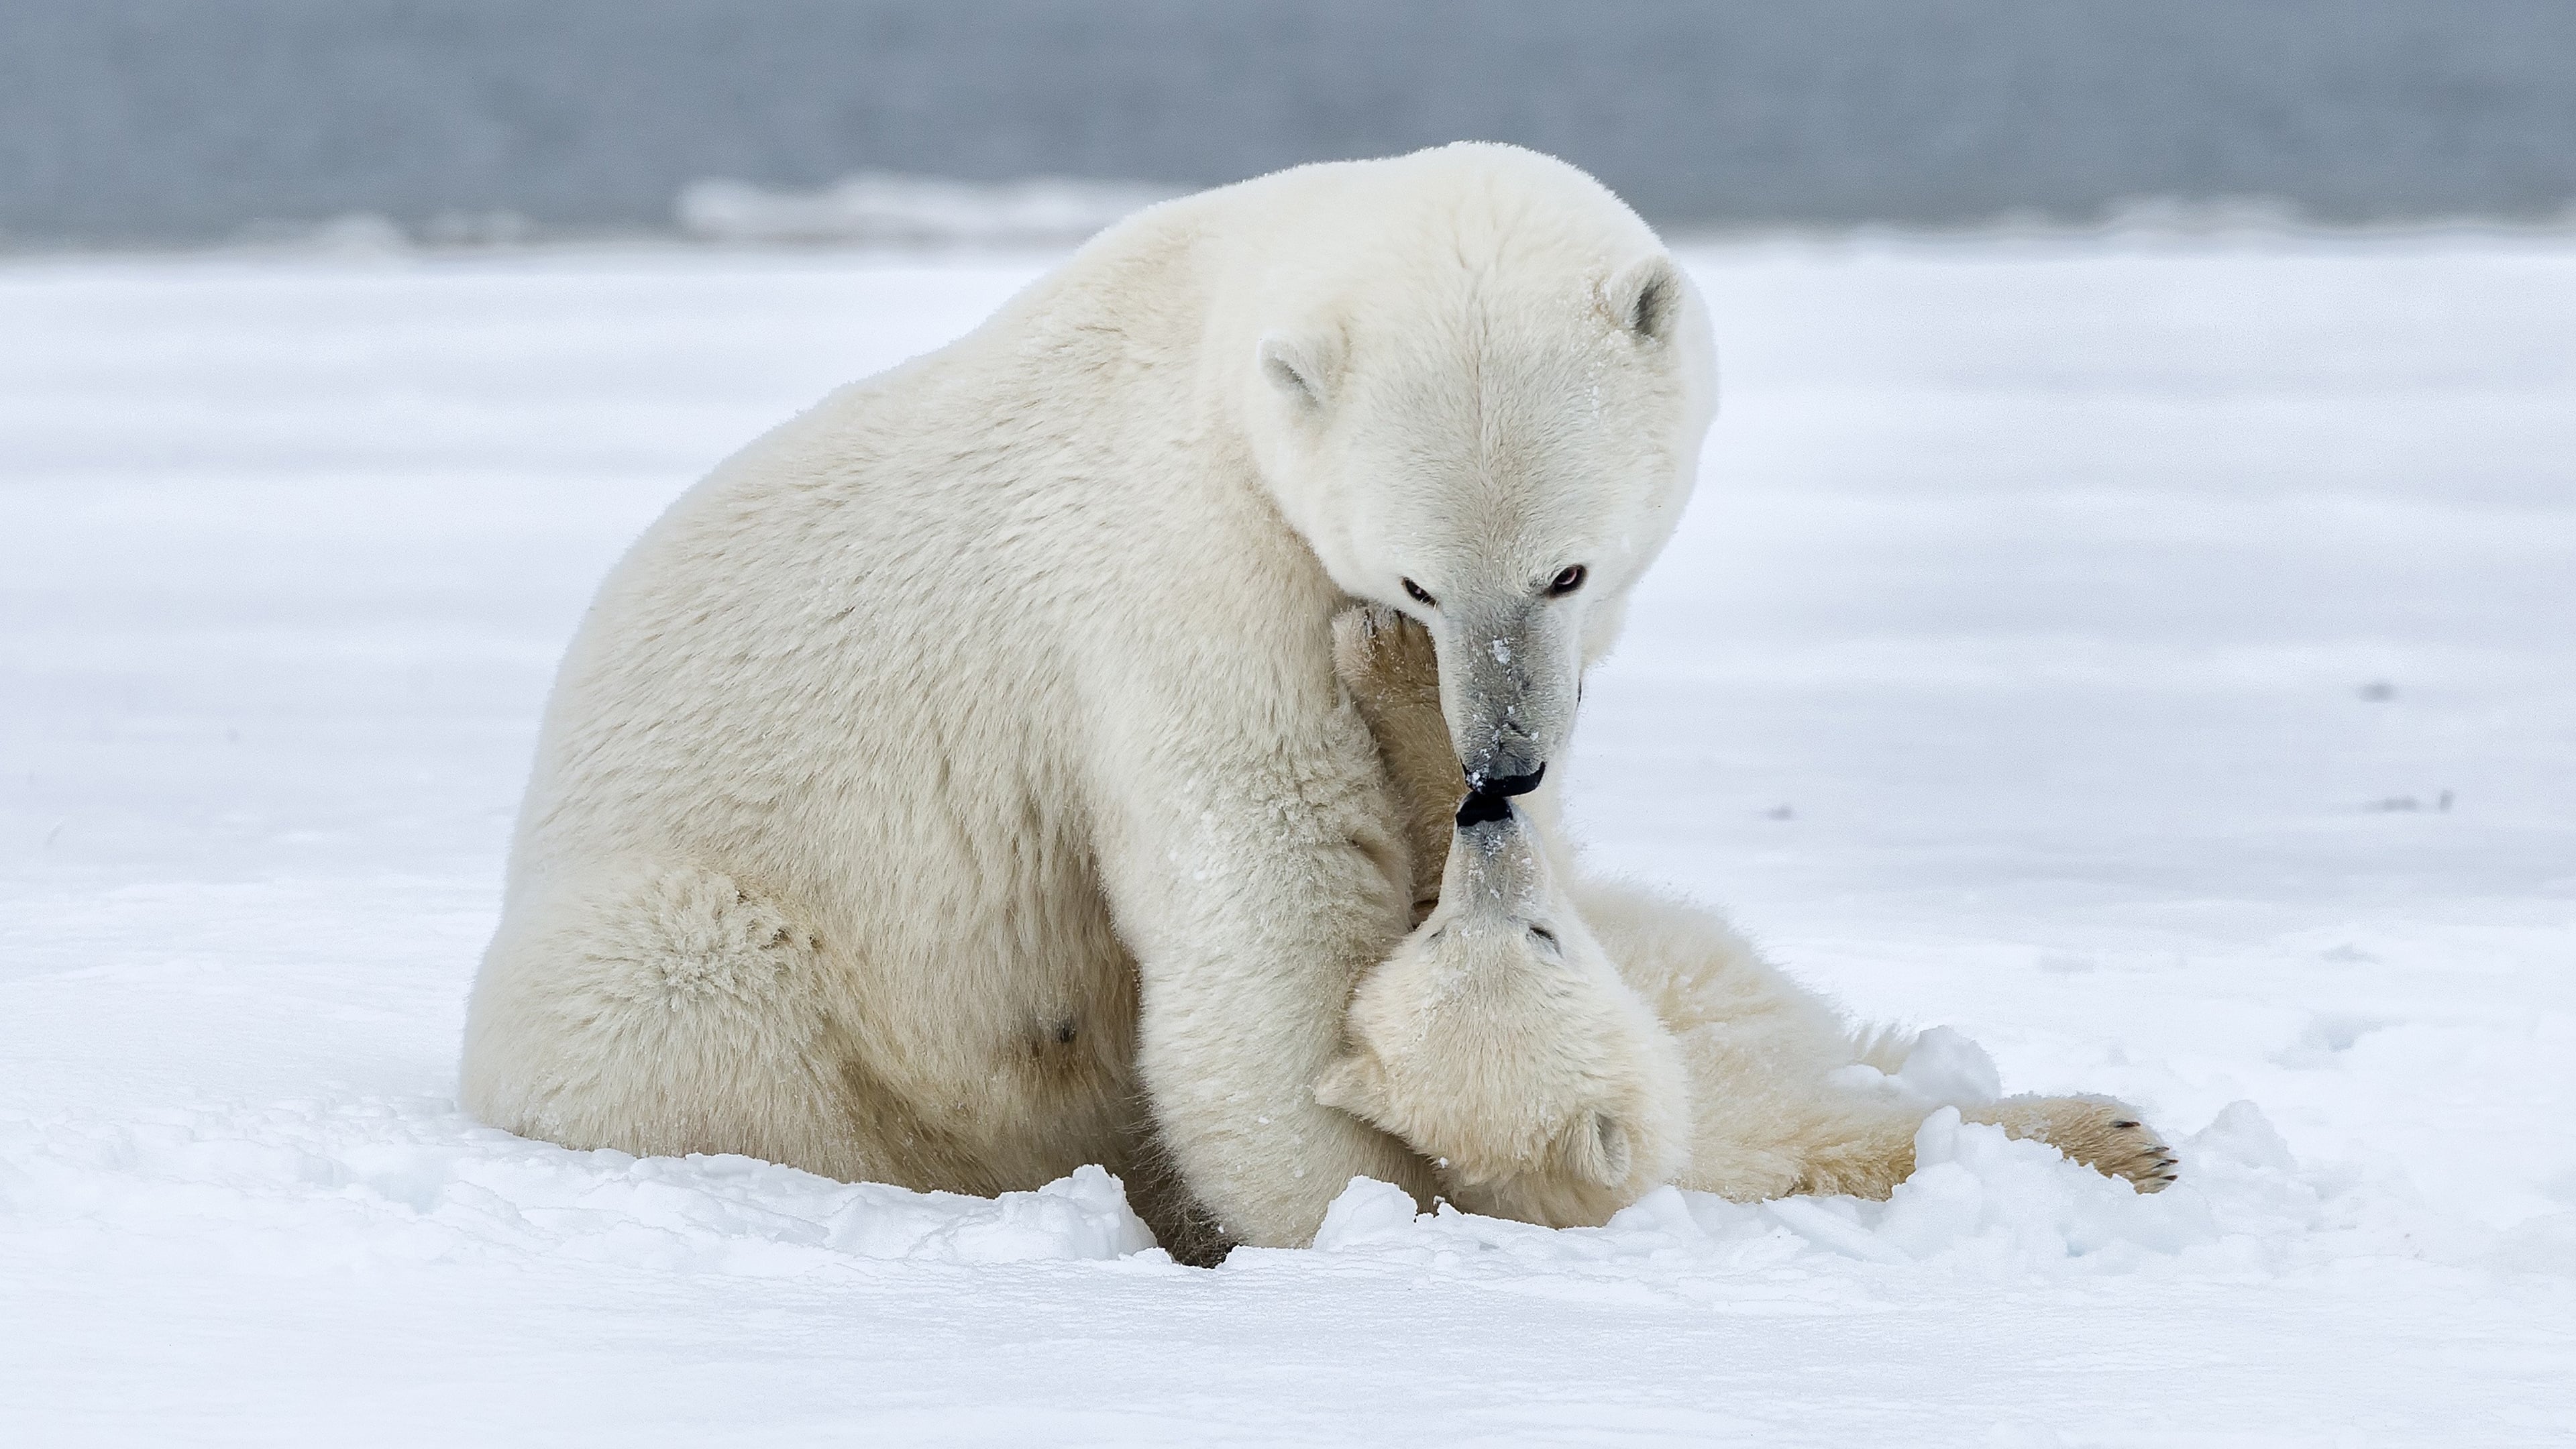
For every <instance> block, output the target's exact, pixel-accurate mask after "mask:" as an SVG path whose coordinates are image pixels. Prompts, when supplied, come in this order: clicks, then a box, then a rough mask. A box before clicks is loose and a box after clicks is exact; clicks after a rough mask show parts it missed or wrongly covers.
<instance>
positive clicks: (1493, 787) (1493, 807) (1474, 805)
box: [1458, 765, 1547, 830]
mask: <svg viewBox="0 0 2576 1449" xmlns="http://www.w3.org/2000/svg"><path fill="white" fill-rule="evenodd" d="M1546 773H1547V766H1545V765H1541V766H1539V767H1538V768H1537V769H1535V770H1532V771H1530V772H1529V773H1528V774H1526V775H1505V776H1503V777H1502V778H1501V779H1499V780H1489V781H1487V782H1486V783H1485V785H1484V787H1483V788H1481V789H1474V790H1469V791H1468V792H1467V798H1466V799H1464V800H1462V801H1460V802H1459V803H1458V828H1459V829H1461V830H1465V829H1467V828H1468V827H1469V826H1473V825H1491V824H1493V823H1494V822H1495V821H1497V820H1509V819H1511V818H1512V797H1513V796H1514V795H1526V794H1528V793H1529V792H1531V791H1532V790H1535V789H1537V788H1538V782H1539V778H1540V777H1541V776H1543V775H1545V774H1546Z"/></svg>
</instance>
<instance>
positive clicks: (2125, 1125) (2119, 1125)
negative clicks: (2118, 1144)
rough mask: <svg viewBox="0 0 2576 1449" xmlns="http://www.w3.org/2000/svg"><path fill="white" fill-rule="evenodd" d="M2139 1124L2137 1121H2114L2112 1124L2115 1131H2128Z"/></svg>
mask: <svg viewBox="0 0 2576 1449" xmlns="http://www.w3.org/2000/svg"><path fill="white" fill-rule="evenodd" d="M2137 1125H2138V1124H2137V1123H2135V1122H2114V1123H2112V1124H2111V1127H2112V1130H2114V1131H2118V1132H2126V1131H2128V1130H2129V1129H2130V1128H2132V1127H2135V1126H2137Z"/></svg>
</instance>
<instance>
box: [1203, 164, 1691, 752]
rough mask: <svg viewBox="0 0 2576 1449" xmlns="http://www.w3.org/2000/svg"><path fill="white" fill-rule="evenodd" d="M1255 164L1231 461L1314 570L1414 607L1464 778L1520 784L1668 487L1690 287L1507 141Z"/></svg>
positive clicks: (1654, 250)
mask: <svg viewBox="0 0 2576 1449" xmlns="http://www.w3.org/2000/svg"><path fill="white" fill-rule="evenodd" d="M1272 184H1276V185H1277V187H1278V193H1277V202H1278V211H1277V213H1276V214H1274V215H1272V217H1271V219H1272V220H1273V221H1274V222H1275V223H1276V225H1275V227H1274V229H1273V230H1271V231H1270V232H1269V233H1267V234H1266V235H1264V236H1263V237H1260V238H1257V239H1254V238H1246V239H1244V241H1245V242H1247V243H1248V244H1249V245H1248V246H1247V250H1249V251H1251V252H1253V253H1254V255H1255V256H1256V257H1257V259H1258V260H1257V262H1256V263H1255V265H1254V266H1253V267H1252V268H1251V269H1250V270H1252V271H1253V272H1254V274H1255V275H1254V276H1251V277H1243V278H1241V279H1240V280H1241V281H1242V282H1244V283H1247V284H1249V285H1248V288H1247V290H1240V291H1236V292H1235V295H1236V297H1238V298H1240V299H1242V302H1241V304H1242V305H1244V306H1245V307H1246V308H1247V310H1246V311H1245V312H1244V313H1242V314H1240V319H1241V321H1242V323H1244V324H1247V325H1244V326H1243V327H1242V329H1241V330H1240V331H1236V330H1235V329H1233V328H1226V329H1223V330H1224V331H1228V332H1233V333H1234V335H1235V337H1236V338H1240V339H1243V342H1242V343H1240V344H1238V345H1241V346H1242V350H1241V351H1240V352H1238V353H1236V354H1234V355H1235V356H1236V357H1239V358H1240V362H1239V363H1229V364H1226V365H1228V366H1240V368H1241V369H1242V372H1241V373H1240V374H1239V376H1240V378H1241V386H1240V387H1239V388H1237V389H1229V391H1233V392H1235V393H1236V395H1237V396H1238V397H1240V398H1241V399H1242V400H1243V403H1244V406H1243V408H1242V410H1241V417H1242V421H1243V425H1244V428H1245V433H1246V435H1247V437H1248V438H1249V439H1250V441H1251V444H1252V447H1253V452H1254V457H1255V459H1256V462H1257V466H1258V467H1259V468H1260V470H1261V474H1262V476H1263V479H1264V481H1265V482H1266V484H1267V485H1268V488H1269V491H1270V493H1271V495H1272V496H1273V497H1274V498H1275V499H1276V500H1277V501H1278V503H1279V506H1280V508H1281V510H1282V512H1283V513H1284V514H1285V515H1286V517H1287V518H1288V520H1289V522H1290V524H1291V526H1292V527H1294V528H1295V529H1296V530H1297V531H1298V532H1299V533H1300V534H1302V535H1303V536H1304V537H1305V539H1306V541H1307V543H1308V544H1309V545H1310V546H1311V547H1312V548H1313V549H1314V551H1315V554H1316V556H1317V557H1318V558H1319V559H1320V560H1321V561H1322V562H1323V565H1324V568H1325V570H1326V571H1327V572H1328V573H1329V574H1330V575H1331V576H1332V578H1333V580H1334V582H1335V583H1337V584H1338V585H1340V586H1341V588H1342V589H1343V590H1345V591H1346V592H1348V593H1350V594H1351V595H1353V596H1355V597H1357V598H1362V599H1367V600H1372V601H1374V602H1377V603H1380V604H1385V605H1387V606H1389V607H1391V608H1395V609H1398V610H1401V611H1403V612H1404V613H1407V614H1411V615H1413V616H1414V617H1415V618H1417V619H1419V620H1421V621H1422V622H1423V623H1424V624H1425V625H1426V626H1428V627H1429V628H1430V630H1431V632H1432V635H1433V637H1434V638H1435V639H1436V640H1437V641H1438V645H1439V655H1440V702H1441V707H1442V709H1443V710H1444V712H1445V713H1446V714H1447V716H1448V721H1449V729H1450V735H1451V739H1452V742H1453V743H1454V744H1455V745H1456V747H1457V750H1458V760H1459V763H1460V765H1461V766H1462V767H1463V768H1464V770H1465V772H1466V775H1467V779H1468V782H1469V785H1470V787H1471V788H1472V789H1474V790H1475V791H1477V792H1479V793H1482V794H1489V795H1509V794H1517V793H1520V792H1522V791H1525V790H1529V789H1533V788H1535V787H1536V786H1537V784H1538V782H1539V777H1540V776H1541V775H1542V774H1543V773H1544V772H1545V770H1546V768H1547V765H1548V762H1549V761H1550V759H1551V758H1552V757H1554V756H1555V755H1556V754H1557V752H1558V751H1559V750H1560V749H1561V747H1562V746H1563V744H1564V742H1565V740H1566V737H1567V735H1568V733H1569V732H1570V731H1571V729H1572V727H1573V723H1574V708H1575V702H1576V698H1577V696H1578V695H1579V693H1580V689H1581V679H1582V671H1583V668H1584V666H1585V665H1586V664H1587V663H1589V662H1590V661H1591V660H1593V659H1595V658H1597V657H1599V656H1600V654H1601V653H1602V652H1603V651H1605V650H1606V649H1607V648H1608V647H1609V645H1610V642H1611V640H1612V638H1613V637H1614V636H1615V635H1616V633H1617V632H1618V627H1619V621H1620V616H1621V614H1622V612H1623V610H1624V608H1625V605H1626V602H1627V598H1628V594H1629V591H1630V590H1631V588H1633V587H1634V585H1635V584H1636V581H1637V578H1638V576H1639V575H1640V574H1642V573H1643V572H1644V571H1645V568H1646V566H1647V565H1648V564H1649V563H1651V562H1652V561H1653V560H1654V558H1655V555H1656V554H1657V553H1658V552H1660V551H1661V549H1662V548H1663V545H1664V542H1665V540H1666V539H1668V538H1669V537H1670V536H1671V534H1672V530H1673V527H1674V524H1675V523H1676V522H1677V521H1678V520H1679V517H1680V514H1681V510H1682V506H1683V504H1684V503H1685V502H1686V501H1687V500H1688V498H1689V496H1690V489H1691V485H1692V482H1693V479H1694V476H1695V474H1696V473H1697V471H1698V458H1699V447H1700V441H1701V438H1702V437H1703V435H1704V434H1705V433H1706V432H1707V429H1708V424H1709V420H1710V418H1711V417H1712V415H1713V413H1714V410H1715V373H1716V368H1715V363H1714V360H1713V358H1712V355H1711V347H1710V343H1709V333H1708V322H1707V318H1706V314H1705V311H1704V309H1703V308H1702V306H1701V303H1700V301H1699V298H1698V294H1697V293H1696V292H1695V291H1694V289H1693V288H1692V287H1691V284H1690V282H1689V280H1688V279H1687V278H1686V277H1684V276H1683V274H1682V272H1681V270H1680V269H1679V268H1678V267H1676V266H1675V265H1674V264H1673V262H1672V259H1671V258H1670V257H1669V256H1667V255H1666V254H1665V252H1664V249H1663V246H1662V244H1661V243H1660V242H1658V241H1657V240H1656V238H1655V235H1654V233H1653V232H1652V231H1651V230H1650V229H1649V228H1648V227H1647V226H1646V225H1645V223H1644V222H1642V221H1640V220H1638V218H1637V216H1636V214H1635V213H1634V212H1631V211H1630V210H1629V209H1628V208H1627V207H1626V206H1625V205H1623V204H1622V203H1621V202H1620V201H1619V200H1618V198H1616V197H1614V196H1612V195H1611V194H1610V193H1609V192H1608V191H1607V190H1605V189H1603V187H1602V186H1601V185H1600V184H1599V183H1598V182H1595V181H1594V180H1592V179H1591V178H1590V177H1588V176H1585V175H1584V174H1583V173H1581V172H1579V171H1576V170H1575V169H1574V168H1572V167H1570V166H1567V165H1565V164H1564V163H1562V162H1558V161H1554V160H1551V159H1549V158H1547V157H1543V156H1538V155H1535V154H1533V153H1531V152H1527V151H1521V150H1516V149H1513V148H1509V147H1501V146H1452V147H1446V148H1443V149H1441V150H1437V151H1426V152H1421V153H1417V154H1415V155H1412V156H1405V157H1399V158H1396V159H1394V160H1391V161H1378V162H1365V163H1359V164H1356V165H1348V166H1328V167H1314V168H1309V169H1307V170H1305V171H1303V172H1291V173H1286V174H1285V175H1283V176H1280V177H1276V178H1270V179H1269V180H1268V181H1267V182H1255V183H1252V184H1251V187H1248V188H1246V189H1247V190H1250V189H1251V188H1253V187H1264V186H1266V185H1272ZM1260 210H1261V208H1255V211H1256V212H1258V211H1260ZM1247 292H1248V295H1247Z"/></svg>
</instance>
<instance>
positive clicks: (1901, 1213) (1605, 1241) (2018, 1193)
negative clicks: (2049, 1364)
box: [1238, 1102, 2322, 1282]
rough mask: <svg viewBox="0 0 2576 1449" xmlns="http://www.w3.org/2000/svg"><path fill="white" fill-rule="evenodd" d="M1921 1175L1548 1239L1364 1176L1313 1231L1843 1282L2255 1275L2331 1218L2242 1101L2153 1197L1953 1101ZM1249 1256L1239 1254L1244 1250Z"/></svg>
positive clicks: (1662, 1200) (1583, 1266)
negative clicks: (2186, 1266) (1949, 1275)
mask: <svg viewBox="0 0 2576 1449" xmlns="http://www.w3.org/2000/svg"><path fill="white" fill-rule="evenodd" d="M1914 1150H1915V1170H1914V1173H1913V1175H1912V1176H1911V1177H1909V1178H1907V1179H1906V1180H1905V1181H1904V1182H1903V1183H1901V1184H1899V1185H1898V1187H1897V1189H1896V1192H1895V1194H1894V1195H1893V1196H1892V1197H1891V1198H1889V1199H1888V1200H1887V1201H1885V1202H1872V1201H1866V1200H1863V1199H1859V1198H1850V1197H1803V1198H1785V1199H1780V1200H1777V1201H1773V1202H1765V1203H1734V1202H1729V1201H1727V1200H1726V1199H1724V1198H1720V1197H1717V1196H1714V1195H1712V1194H1708V1193H1696V1192H1684V1191H1681V1190H1680V1189H1678V1188H1670V1187H1666V1188H1659V1189H1657V1190H1656V1191H1654V1192H1652V1193H1649V1194H1647V1195H1646V1196H1645V1197H1644V1198H1643V1199H1641V1200H1639V1201H1638V1202H1637V1203H1636V1204H1634V1205H1633V1206H1631V1207H1629V1208H1628V1209H1627V1210H1626V1211H1624V1212H1622V1213H1620V1214H1619V1215H1618V1216H1617V1217H1615V1218H1612V1219H1611V1220H1610V1222H1609V1223H1608V1224H1607V1225H1606V1226H1604V1227H1600V1228H1576V1229H1568V1230H1565V1231H1561V1232H1560V1231H1550V1230H1548V1229H1545V1228H1534V1227H1530V1226H1528V1225H1526V1224H1522V1223H1513V1222H1504V1221H1499V1220H1496V1219H1492V1218H1482V1217H1476V1216H1473V1215H1471V1214H1467V1213H1461V1212H1459V1211H1457V1210H1456V1209H1455V1208H1452V1207H1448V1206H1446V1205H1443V1206H1442V1207H1441V1208H1440V1209H1439V1210H1438V1211H1437V1212H1434V1213H1424V1214H1416V1213H1415V1212H1414V1211H1413V1205H1412V1202H1411V1200H1410V1199H1408V1198H1407V1197H1406V1196H1405V1195H1404V1193H1403V1191H1402V1190H1401V1189H1398V1188H1395V1187H1391V1186H1389V1185H1387V1184H1385V1183H1381V1182H1373V1181H1370V1180H1368V1179H1365V1178H1362V1179H1355V1180H1353V1182H1352V1183H1351V1185H1350V1187H1349V1188H1348V1189H1347V1190H1345V1191H1344V1192H1343V1194H1342V1196H1341V1197H1340V1199H1339V1200H1337V1201H1336V1202H1334V1204H1333V1206H1332V1208H1331V1210H1330V1212H1328V1213H1327V1214H1326V1216H1325V1219H1324V1226H1323V1230H1322V1231H1321V1232H1320V1233H1318V1234H1317V1235H1316V1239H1315V1248H1316V1250H1317V1251H1318V1252H1320V1253H1325V1254H1330V1255H1336V1256H1340V1257H1345V1258H1353V1259H1367V1260H1375V1261H1379V1262H1395V1263H1409V1264H1415V1265H1420V1266H1426V1267H1436V1268H1441V1269H1459V1270H1463V1271H1470V1272H1474V1271H1484V1272H1490V1273H1494V1274H1497V1275H1501V1276H1510V1275H1518V1274H1526V1273H1529V1272H1532V1271H1534V1270H1535V1271H1537V1272H1541V1273H1551V1272H1565V1271H1576V1272H1589V1273H1592V1274H1595V1275H1600V1274H1605V1273H1606V1274H1609V1275H1613V1276H1635V1277H1641V1278H1642V1277H1645V1276H1648V1275H1650V1274H1651V1275H1654V1276H1660V1277H1663V1278H1667V1279H1672V1280H1675V1281H1676V1282H1680V1281H1685V1280H1687V1279H1688V1278H1690V1277H1691V1276H1693V1275H1700V1276H1706V1275H1709V1274H1724V1275H1735V1276H1742V1275H1749V1274H1758V1273H1761V1272H1763V1271H1765V1270H1779V1269H1805V1270H1812V1271H1832V1272H1840V1271H1843V1270H1844V1269H1847V1268H1849V1267H1850V1266H1852V1265H1856V1264H1876V1265H1886V1266H1896V1265H1931V1266H1935V1267H1943V1268H1950V1269H1956V1270H1961V1271H1966V1272H1970V1273H1974V1274H1976V1275H1978V1276H1988V1277H1992V1276H2004V1275H2016V1276H2017V1275H2027V1274H2040V1275H2064V1274H2070V1273H2073V1274H2084V1273H2104V1272H2111V1273H2118V1272H2129V1271H2136V1270H2140V1269H2158V1268H2165V1267H2171V1266H2174V1265H2178V1264H2181V1263H2183V1262H2186V1261H2198V1262H2200V1263H2201V1264H2202V1265H2203V1266H2221V1267H2224V1266H2228V1265H2229V1264H2230V1263H2231V1262H2232V1263H2233V1264H2234V1265H2235V1266H2255V1265H2257V1264H2260V1263H2263V1262H2266V1261H2270V1260H2277V1259H2278V1258H2279V1256H2280V1255H2281V1254H2283V1253H2285V1252H2287V1251H2288V1250H2289V1249H2291V1248H2292V1247H2293V1246H2294V1245H2295V1244H2296V1243H2297V1242H2298V1241H2299V1240H2300V1239H2301V1238H2302V1236H2304V1235H2305V1234H2307V1233H2309V1232H2311V1231H2312V1230H2313V1229H2314V1228H2315V1227H2317V1226H2318V1225H2319V1224H2320V1223H2321V1221H2322V1218H2321V1209H2322V1204H2321V1202H2320V1200H2319V1198H2318V1197H2317V1195H2316V1193H2315V1191H2314V1190H2313V1189H2311V1188H2310V1187H2308V1186H2306V1185H2305V1184H2304V1183H2302V1182H2301V1181H2300V1180H2299V1179H2298V1178H2297V1177H2296V1176H2295V1175H2294V1167H2295V1164H2294V1163H2293V1162H2292V1161H2291V1159H2290V1156H2289V1152H2288V1150H2287V1149H2286V1148H2285V1147H2284V1146H2283V1145H2282V1142H2281V1139H2280V1136H2279V1134H2278V1133H2276V1132H2274V1131H2273V1130H2272V1127H2271V1124H2270V1123H2269V1122H2267V1121H2266V1120H2265V1119H2264V1117H2263V1114H2262V1112H2261V1111H2260V1110H2259V1109H2257V1108H2256V1107H2255V1106H2254V1105H2253V1104H2252V1103H2250V1102H2238V1103H2236V1104H2234V1105H2232V1106H2230V1107H2228V1108H2227V1109H2226V1110H2225V1111H2223V1112H2221V1113H2220V1114H2219V1115H2218V1117H2217V1119H2216V1120H2215V1121H2213V1122H2212V1123H2211V1124H2210V1125H2209V1127H2208V1128H2207V1129H2205V1130H2203V1131H2202V1132H2200V1133H2198V1134H2197V1135H2195V1136H2193V1137H2191V1138H2189V1139H2187V1140H2186V1141H2184V1142H2183V1143H2181V1144H2180V1145H2179V1149H2178V1150H2179V1152H2180V1155H2181V1158H2182V1164H2183V1174H2184V1175H2183V1180H2182V1181H2181V1182H2179V1183H2177V1184H2176V1185H2175V1186H2173V1187H2171V1188H2168V1189H2166V1190H2165V1191H2164V1192H2161V1193H2156V1194H2151V1195H2150V1194H2141V1193H2139V1192H2138V1191H2137V1190H2136V1189H2134V1188H2132V1187H2131V1186H2130V1185H2129V1184H2128V1183H2126V1182H2124V1181H2120V1180H2117V1179H2114V1178H2109V1177H2105V1176H2103V1175H2101V1174H2100V1173H2096V1172H2094V1171H2092V1170H2090V1169H2088V1168H2084V1167H2081V1166H2078V1165H2076V1164H2075V1163H2072V1162H2070V1161H2068V1160H2067V1159H2066V1158H2065V1157H2064V1156H2062V1155H2060V1154H2059V1153H2058V1151H2057V1150H2056V1149H2055V1148H2052V1147H2049V1146H2047V1145H2045V1144H2043V1143H2038V1142H2030V1141H2022V1140H2017V1139H2014V1138H2011V1137H2007V1136H2005V1135H2004V1132H2003V1130H2002V1129H2001V1128H1997V1127H1988V1126H1982V1125H1978V1124H1974V1123H1967V1122H1963V1121H1961V1120H1960V1116H1959V1113H1958V1111H1957V1109H1956V1108H1951V1107H1944V1108H1942V1109H1940V1110H1938V1111H1936V1112H1934V1113H1933V1114H1932V1115H1931V1116H1930V1117H1929V1118H1928V1119H1926V1120H1925V1122H1924V1124H1923V1127H1922V1130H1921V1131H1919V1132H1918V1133H1916V1134H1915V1139H1914ZM1238 1256H1242V1255H1238Z"/></svg>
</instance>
